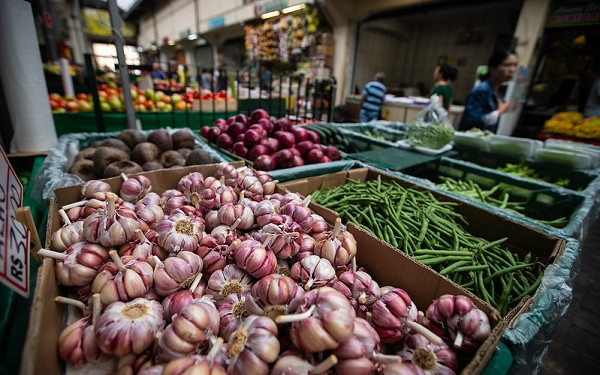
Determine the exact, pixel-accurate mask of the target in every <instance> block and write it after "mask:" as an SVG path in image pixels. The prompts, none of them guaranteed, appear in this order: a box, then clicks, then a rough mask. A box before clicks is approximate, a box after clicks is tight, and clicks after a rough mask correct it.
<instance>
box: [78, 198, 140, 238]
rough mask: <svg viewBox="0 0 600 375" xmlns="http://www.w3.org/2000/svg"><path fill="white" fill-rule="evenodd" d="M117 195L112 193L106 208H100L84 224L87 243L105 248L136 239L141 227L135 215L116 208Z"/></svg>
mask: <svg viewBox="0 0 600 375" xmlns="http://www.w3.org/2000/svg"><path fill="white" fill-rule="evenodd" d="M115 199H116V195H114V194H112V193H110V195H109V196H108V197H107V205H106V208H99V209H97V210H96V211H94V212H93V213H92V214H91V215H90V216H88V217H87V218H86V219H85V221H84V222H83V236H84V237H85V239H86V241H88V242H92V243H100V244H101V245H102V246H105V247H112V246H121V245H123V244H124V243H126V242H128V241H130V240H131V239H132V238H133V237H134V232H135V230H136V229H138V228H139V227H140V223H139V222H138V220H137V216H136V215H135V213H134V212H133V211H131V210H129V209H127V208H123V207H118V208H116V207H115Z"/></svg>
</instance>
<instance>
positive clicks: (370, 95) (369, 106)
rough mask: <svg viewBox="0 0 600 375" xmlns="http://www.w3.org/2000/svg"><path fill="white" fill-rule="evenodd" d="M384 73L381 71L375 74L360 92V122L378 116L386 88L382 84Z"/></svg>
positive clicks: (371, 119) (374, 118)
mask: <svg viewBox="0 0 600 375" xmlns="http://www.w3.org/2000/svg"><path fill="white" fill-rule="evenodd" d="M384 78H385V75H384V74H383V73H381V72H378V73H377V74H375V78H373V81H371V82H369V83H367V85H366V86H365V89H364V90H363V92H362V96H363V97H362V101H361V109H360V115H359V119H360V122H369V121H373V120H376V119H378V118H379V113H380V112H381V104H383V99H384V98H385V93H386V92H387V88H386V87H385V86H384V84H383V80H384Z"/></svg>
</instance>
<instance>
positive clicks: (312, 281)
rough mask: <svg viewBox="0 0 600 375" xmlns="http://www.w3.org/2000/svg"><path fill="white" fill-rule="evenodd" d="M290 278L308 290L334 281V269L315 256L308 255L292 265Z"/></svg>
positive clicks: (324, 260)
mask: <svg viewBox="0 0 600 375" xmlns="http://www.w3.org/2000/svg"><path fill="white" fill-rule="evenodd" d="M290 277H291V278H292V279H294V280H295V281H296V282H298V283H301V284H303V285H304V289H305V290H310V289H314V288H318V287H322V286H324V285H327V283H329V282H330V281H331V280H333V279H335V269H334V268H333V266H332V265H331V263H330V262H329V261H328V260H327V259H325V258H321V257H319V256H317V255H309V256H307V257H306V258H304V259H302V260H300V261H298V262H296V263H294V265H293V266H292V270H291V272H290Z"/></svg>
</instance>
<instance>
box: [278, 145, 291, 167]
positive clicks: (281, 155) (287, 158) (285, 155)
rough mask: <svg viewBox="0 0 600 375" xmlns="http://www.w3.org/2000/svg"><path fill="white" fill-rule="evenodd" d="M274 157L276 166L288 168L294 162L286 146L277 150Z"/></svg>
mask: <svg viewBox="0 0 600 375" xmlns="http://www.w3.org/2000/svg"><path fill="white" fill-rule="evenodd" d="M274 157H275V165H276V166H277V168H290V167H292V166H293V164H294V154H293V153H292V152H291V151H290V150H289V149H287V148H284V149H282V150H279V151H277V152H276V153H275V155H274Z"/></svg>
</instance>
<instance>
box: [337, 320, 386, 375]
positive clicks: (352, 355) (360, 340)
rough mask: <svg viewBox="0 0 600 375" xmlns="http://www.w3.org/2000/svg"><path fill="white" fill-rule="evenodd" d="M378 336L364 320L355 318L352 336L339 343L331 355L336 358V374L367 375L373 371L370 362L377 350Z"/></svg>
mask: <svg viewBox="0 0 600 375" xmlns="http://www.w3.org/2000/svg"><path fill="white" fill-rule="evenodd" d="M379 342H380V339H379V335H377V332H375V330H374V329H373V327H372V326H371V324H369V322H367V321H366V320H364V319H361V318H355V319H354V328H353V331H352V336H350V338H349V339H348V340H346V341H344V342H343V343H341V344H340V345H339V346H338V347H337V348H336V349H335V350H334V351H333V353H334V354H335V355H336V356H337V358H338V363H337V365H336V366H335V370H336V372H337V373H338V374H353V375H367V374H371V373H373V372H374V371H375V364H374V363H373V362H372V361H371V360H370V358H371V357H372V355H373V354H374V353H375V351H376V350H379Z"/></svg>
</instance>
